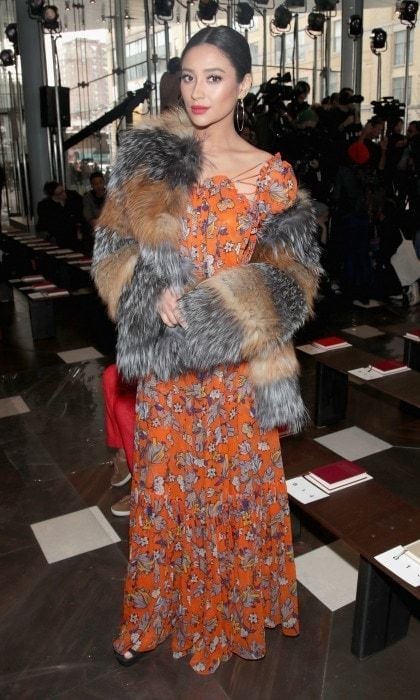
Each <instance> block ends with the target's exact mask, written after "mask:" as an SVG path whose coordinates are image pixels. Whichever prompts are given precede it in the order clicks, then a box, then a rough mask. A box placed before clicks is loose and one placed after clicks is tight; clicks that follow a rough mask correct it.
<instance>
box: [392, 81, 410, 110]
mask: <svg viewBox="0 0 420 700" xmlns="http://www.w3.org/2000/svg"><path fill="white" fill-rule="evenodd" d="M411 82H412V77H411V75H410V76H409V77H408V85H407V105H409V104H411ZM392 97H394V98H395V99H396V100H399V101H400V102H404V78H393V79H392Z"/></svg>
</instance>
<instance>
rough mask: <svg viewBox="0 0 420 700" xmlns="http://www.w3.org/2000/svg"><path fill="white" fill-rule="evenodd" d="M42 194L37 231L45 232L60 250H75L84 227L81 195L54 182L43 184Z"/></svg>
mask: <svg viewBox="0 0 420 700" xmlns="http://www.w3.org/2000/svg"><path fill="white" fill-rule="evenodd" d="M44 193H45V195H46V196H45V198H44V199H42V200H41V201H40V202H39V203H38V207H37V213H38V222H37V226H36V228H37V231H45V232H46V233H47V236H48V238H49V239H50V240H53V241H55V242H56V243H57V245H58V246H60V247H61V248H74V249H75V248H77V247H78V245H79V241H80V240H81V238H82V230H83V226H84V219H83V200H82V197H81V195H80V194H79V193H78V192H76V191H75V190H66V189H65V188H64V186H63V185H62V184H61V183H59V182H56V181H54V180H53V181H51V182H46V183H45V185H44Z"/></svg>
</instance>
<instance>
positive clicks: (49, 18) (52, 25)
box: [42, 5, 60, 32]
mask: <svg viewBox="0 0 420 700" xmlns="http://www.w3.org/2000/svg"><path fill="white" fill-rule="evenodd" d="M42 24H43V27H44V29H47V30H48V31H49V32H57V31H58V30H59V29H60V22H59V14H58V9H57V7H56V6H55V5H45V7H44V9H43V11H42Z"/></svg>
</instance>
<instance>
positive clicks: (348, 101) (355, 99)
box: [340, 93, 365, 105]
mask: <svg viewBox="0 0 420 700" xmlns="http://www.w3.org/2000/svg"><path fill="white" fill-rule="evenodd" d="M364 99H365V98H364V97H363V95H353V94H350V93H343V94H342V95H340V104H342V105H352V104H358V105H359V104H360V103H361V102H363V100H364Z"/></svg>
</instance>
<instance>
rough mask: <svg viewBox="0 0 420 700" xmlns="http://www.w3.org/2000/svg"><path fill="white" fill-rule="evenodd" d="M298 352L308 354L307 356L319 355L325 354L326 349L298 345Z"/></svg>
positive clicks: (309, 345)
mask: <svg viewBox="0 0 420 700" xmlns="http://www.w3.org/2000/svg"><path fill="white" fill-rule="evenodd" d="M296 350H300V351H301V352H306V354H307V355H319V353H321V352H325V350H324V348H316V347H315V345H311V344H310V343H308V344H307V345H298V346H297V348H296Z"/></svg>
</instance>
